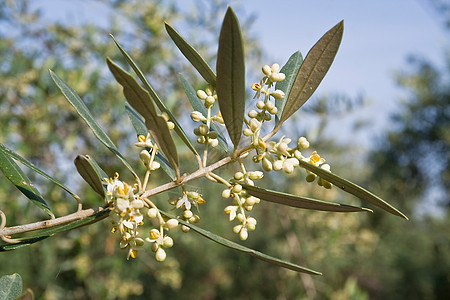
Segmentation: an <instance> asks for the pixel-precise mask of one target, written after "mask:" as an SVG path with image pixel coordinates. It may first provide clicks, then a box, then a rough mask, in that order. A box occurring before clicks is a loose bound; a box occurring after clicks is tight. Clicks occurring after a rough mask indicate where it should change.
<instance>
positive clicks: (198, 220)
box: [189, 215, 200, 223]
mask: <svg viewBox="0 0 450 300" xmlns="http://www.w3.org/2000/svg"><path fill="white" fill-rule="evenodd" d="M189 222H191V223H198V222H200V216H198V215H193V216H192V217H190V218H189Z"/></svg>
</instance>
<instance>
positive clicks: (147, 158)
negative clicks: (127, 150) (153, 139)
mask: <svg viewBox="0 0 450 300" xmlns="http://www.w3.org/2000/svg"><path fill="white" fill-rule="evenodd" d="M150 157H151V156H150V153H149V152H148V151H147V150H145V149H144V150H142V151H141V152H140V153H139V158H140V159H141V161H142V162H143V163H144V165H146V166H147V165H148V164H149V163H150Z"/></svg>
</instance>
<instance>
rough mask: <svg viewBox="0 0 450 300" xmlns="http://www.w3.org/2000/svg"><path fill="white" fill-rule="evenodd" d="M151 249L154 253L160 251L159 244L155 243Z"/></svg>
mask: <svg viewBox="0 0 450 300" xmlns="http://www.w3.org/2000/svg"><path fill="white" fill-rule="evenodd" d="M151 249H152V251H153V252H156V251H158V249H159V245H158V243H153V244H152V247H151Z"/></svg>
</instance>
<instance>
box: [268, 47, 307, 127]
mask: <svg viewBox="0 0 450 300" xmlns="http://www.w3.org/2000/svg"><path fill="white" fill-rule="evenodd" d="M302 63H303V56H302V54H301V53H300V51H297V52H295V53H294V54H292V55H291V57H289V59H288V61H287V63H286V64H285V65H284V66H283V67H282V68H281V70H280V73H283V74H284V75H286V78H285V79H284V80H283V81H278V82H277V83H276V84H275V89H277V90H282V91H283V92H284V98H283V99H278V100H275V106H276V107H277V109H278V111H277V114H276V115H275V121H276V123H278V122H279V121H280V117H281V114H282V113H283V109H284V105H285V104H286V99H288V98H289V94H290V92H291V88H292V85H293V84H294V82H295V78H296V77H297V74H298V70H299V69H300V66H301V65H302Z"/></svg>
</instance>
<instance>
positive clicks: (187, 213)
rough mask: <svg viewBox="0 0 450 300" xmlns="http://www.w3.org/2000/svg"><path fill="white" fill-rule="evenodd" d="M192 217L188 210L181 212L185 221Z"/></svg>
mask: <svg viewBox="0 0 450 300" xmlns="http://www.w3.org/2000/svg"><path fill="white" fill-rule="evenodd" d="M193 215H194V214H193V213H192V211H190V210H188V209H186V210H185V211H184V212H183V217H185V218H186V219H189V218H191V217H192V216H193Z"/></svg>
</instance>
